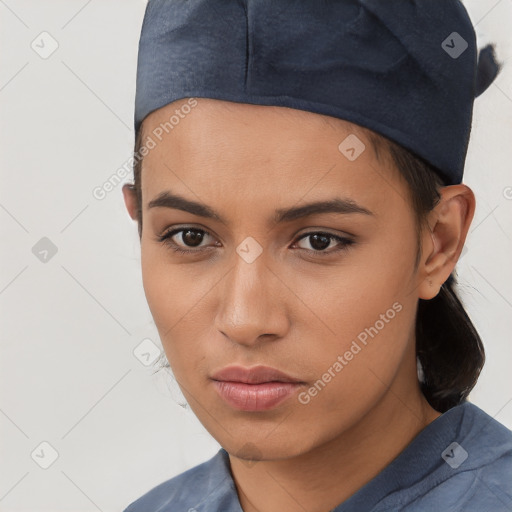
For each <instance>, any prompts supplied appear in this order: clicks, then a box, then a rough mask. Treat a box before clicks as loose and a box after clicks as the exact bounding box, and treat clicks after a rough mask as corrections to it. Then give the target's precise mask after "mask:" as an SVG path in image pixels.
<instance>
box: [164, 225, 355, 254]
mask: <svg viewBox="0 0 512 512" xmlns="http://www.w3.org/2000/svg"><path fill="white" fill-rule="evenodd" d="M307 229H308V230H309V231H305V232H303V233H299V234H297V235H296V237H295V238H294V240H295V241H300V240H302V239H303V238H305V237H307V236H309V235H314V234H318V233H323V234H326V235H329V236H331V237H332V238H337V239H338V240H340V239H341V240H350V241H353V238H354V236H353V235H350V234H338V233H331V232H330V231H328V230H327V229H325V228H307ZM187 230H190V231H201V232H203V233H205V234H206V235H208V236H211V237H215V236H214V235H213V234H212V233H211V232H210V231H208V230H207V229H205V228H199V227H195V226H182V227H176V228H169V229H167V230H165V231H164V232H163V233H162V235H161V236H160V237H159V238H164V237H165V238H169V239H170V238H173V237H174V236H176V235H179V234H180V233H183V232H184V231H187ZM171 233H172V234H171ZM192 250H194V249H192Z"/></svg>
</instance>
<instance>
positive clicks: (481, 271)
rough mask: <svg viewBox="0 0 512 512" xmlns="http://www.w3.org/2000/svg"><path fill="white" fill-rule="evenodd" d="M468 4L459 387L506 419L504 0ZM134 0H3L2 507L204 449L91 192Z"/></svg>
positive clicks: (112, 491) (124, 101) (117, 102)
mask: <svg viewBox="0 0 512 512" xmlns="http://www.w3.org/2000/svg"><path fill="white" fill-rule="evenodd" d="M438 1H440V0H438ZM466 6H467V8H468V11H469V14H470V16H471V19H472V21H473V23H474V24H476V25H477V32H478V33H479V38H481V39H479V40H480V41H485V40H492V41H496V42H497V50H498V56H499V58H500V60H502V61H505V67H504V69H503V71H502V72H501V74H500V76H499V77H498V79H497V80H496V82H495V83H494V84H493V85H491V86H490V88H489V89H488V90H487V91H486V92H485V93H484V95H483V96H481V97H479V98H478V99H477V100H476V102H475V112H474V116H475V117H474V124H473V131H472V135H471V141H470V147H469V152H468V157H467V163H466V172H465V183H467V184H468V185H469V186H470V187H472V188H473V190H474V191H475V194H476V197H477V210H476V215H475V219H474V221H473V225H472V228H471V232H470V235H469V238H468V241H467V249H468V250H467V252H466V253H465V254H464V256H463V258H462V259H461V260H460V262H459V264H458V272H459V280H460V282H461V293H462V297H463V300H464V301H465V304H466V306H467V310H468V312H469V314H470V316H471V318H472V319H473V321H474V323H475V325H476V326H477V329H478V330H479V332H480V334H481V336H482V339H483V340H484V343H485V348H486V352H487V363H486V365H485V368H484V370H483V373H482V375H481V378H480V380H479V382H478V384H477V386H476V388H475V389H474V390H473V392H472V393H471V396H470V400H471V401H472V402H473V403H475V404H477V405H478V406H479V407H481V408H482V409H484V410H485V411H486V412H487V413H488V414H490V415H491V416H493V417H495V418H496V419H497V420H499V421H501V422H502V423H504V424H505V425H506V426H508V427H509V428H512V384H511V382H512V380H511V378H510V375H511V364H512V343H511V335H510V332H511V329H512V286H511V284H512V269H511V265H510V255H511V254H512V194H510V193H509V195H508V199H507V193H506V190H508V191H509V192H510V191H511V189H510V188H508V189H507V187H512V167H511V160H512V39H511V36H510V33H511V29H512V0H499V1H498V0H471V1H467V2H466ZM144 8H145V2H144V1H142V0H101V1H100V0H89V1H87V0H80V1H78V0H45V1H44V2H42V1H41V0H0V23H1V31H0V37H1V43H0V44H1V48H2V50H1V53H0V59H1V60H0V105H1V106H0V109H1V110H0V130H1V132H0V149H1V151H0V166H1V188H0V229H1V232H0V235H1V249H2V251H1V264H0V308H1V322H2V324H1V329H0V343H1V360H0V440H1V441H0V443H1V444H0V450H1V451H0V461H1V472H0V511H2V512H4V511H38V512H39V511H41V512H42V511H52V512H60V511H66V512H67V511H84V512H85V511H96V510H100V511H103V512H107V511H119V510H122V509H123V508H124V507H125V506H127V505H128V504H129V503H130V502H131V501H133V500H134V499H135V498H137V497H139V496H141V495H142V494H143V493H145V492H146V491H148V490H149V489H150V488H152V487H153V486H155V485H157V484H158V483H160V482H162V481H164V480H166V479H168V478H170V477H172V476H174V475H176V474H178V473H180V472H182V471H184V470H185V469H188V468H189V467H192V466H194V465H196V464H198V463H200V462H202V461H204V460H206V459H208V458H210V457H211V456H212V455H213V454H214V453H215V452H216V451H217V450H218V448H219V445H218V444H217V443H216V441H214V440H213V439H212V438H211V437H210V436H209V434H208V433H207V432H206V431H205V429H204V428H203V427H202V425H201V424H199V422H198V420H197V419H196V418H195V416H193V414H192V413H191V412H190V410H186V409H184V408H182V407H180V406H179V404H178V402H179V401H180V399H181V394H180V393H179V391H178V389H177V388H176V386H175V385H172V380H170V379H169V376H166V374H165V372H160V374H157V375H152V373H153V371H154V370H153V369H152V368H151V367H145V366H144V365H143V364H142V363H141V362H140V361H139V360H138V359H137V358H136V357H135V356H134V355H133V350H134V348H135V347H136V346H137V345H139V343H140V342H141V341H142V340H143V339H145V338H150V339H152V340H153V341H154V342H155V343H156V344H157V345H159V339H158V335H157V331H156V328H155V327H154V325H153V323H152V318H151V315H150V312H149V309H148V306H147V303H146V300H145V297H144V293H143V288H142V281H141V271H140V254H139V251H140V248H139V240H138V235H137V228H136V224H135V223H133V222H132V221H131V219H130V218H129V216H128V214H127V213H126V211H125V207H124V203H123V200H122V193H121V185H118V186H117V187H116V188H115V189H114V190H113V191H112V192H110V193H109V194H108V195H107V197H106V198H105V199H103V200H97V199H95V198H94V197H93V195H92V191H93V189H94V188H95V187H97V186H101V185H102V184H103V183H104V182H105V181H106V180H107V179H108V178H109V177H110V176H111V175H112V174H114V173H115V172H116V171H117V170H118V169H119V168H120V167H122V166H123V164H124V163H125V162H126V161H127V159H128V158H129V157H130V156H131V152H132V150H133V131H132V120H133V106H134V98H135V72H136V58H137V45H138V38H139V35H140V27H141V23H142V18H143V14H144ZM454 30H455V28H454ZM43 31H47V32H48V33H49V34H51V37H52V38H53V39H54V40H56V41H57V43H58V45H59V46H58V48H57V50H56V51H55V52H54V53H53V54H52V55H51V56H50V57H49V58H47V59H43V58H41V57H40V56H39V55H38V54H37V53H36V51H34V50H33V49H32V48H31V43H32V41H34V40H36V43H37V41H39V39H37V38H38V36H39V35H40V34H41V32H43ZM49 44H50V40H49V39H48V40H46V44H45V48H47V49H48V48H49V47H50V46H49ZM131 178H132V175H131V173H130V174H129V175H128V176H127V178H126V179H125V180H124V181H131ZM43 237H47V238H48V239H50V240H51V242H52V243H53V244H54V245H55V246H56V248H57V253H56V254H55V255H54V256H53V257H51V258H49V260H48V261H47V262H46V263H43V262H42V261H40V260H39V259H38V258H36V256H35V255H34V254H33V252H32V248H33V247H34V246H35V245H36V243H38V242H39V241H40V239H41V238H43ZM44 441H45V442H47V443H49V444H50V445H51V446H52V447H53V449H55V450H56V452H58V458H57V459H56V461H55V462H54V463H53V464H52V465H51V466H50V467H49V468H48V469H42V468H41V467H40V465H38V464H37V463H36V462H35V460H38V461H39V463H42V462H44V460H43V459H45V458H46V461H47V462H48V461H49V460H50V459H49V458H48V457H50V456H51V448H49V447H47V446H45V445H43V446H42V447H41V446H40V444H41V443H42V442H44ZM34 450H35V452H34ZM41 450H43V451H41ZM33 452H34V453H35V455H34V458H32V456H31V454H32V453H33ZM37 454H39V458H38V457H37ZM43 454H44V455H43Z"/></svg>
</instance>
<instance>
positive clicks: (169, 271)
mask: <svg viewBox="0 0 512 512" xmlns="http://www.w3.org/2000/svg"><path fill="white" fill-rule="evenodd" d="M141 264H142V280H143V287H144V293H145V295H146V300H147V303H148V306H149V309H150V311H151V315H152V317H153V320H154V323H155V325H156V327H157V330H158V333H159V336H160V340H161V342H162V346H163V348H164V350H165V353H166V356H167V359H168V361H169V364H170V365H171V367H173V371H174V370H175V369H176V370H177V371H179V368H181V367H184V368H185V369H190V366H191V365H193V364H197V361H198V360H200V359H201V358H202V352H201V342H204V340H205V336H206V335H205V329H206V328H207V327H208V326H209V325H210V320H211V318H210V317H209V316H208V313H207V312H206V311H205V310H204V307H205V305H206V304H207V301H208V293H209V292H211V290H212V288H213V287H214V286H215V285H216V283H217V281H218V278H217V279H215V276H214V275H213V272H211V271H208V270H207V269H205V270H204V272H202V273H201V276H199V274H198V267H197V266H195V265H194V264H181V265H180V264H175V263H172V261H171V257H170V256H169V254H168V253H167V250H163V249H161V248H158V247H156V246H154V247H151V246H150V244H148V245H147V246H145V247H144V246H143V248H142V251H141ZM174 367H175V368H174ZM176 376H178V375H177V374H176Z"/></svg>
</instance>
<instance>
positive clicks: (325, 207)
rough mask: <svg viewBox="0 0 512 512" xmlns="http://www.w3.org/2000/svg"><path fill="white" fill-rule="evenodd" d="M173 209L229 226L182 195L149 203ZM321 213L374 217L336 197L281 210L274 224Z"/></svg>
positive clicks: (163, 196) (166, 194)
mask: <svg viewBox="0 0 512 512" xmlns="http://www.w3.org/2000/svg"><path fill="white" fill-rule="evenodd" d="M159 207H161V208H173V209H177V210H182V211H184V212H188V213H192V214H193V215H198V216H199V217H205V218H208V219H214V220H217V221H219V222H221V223H223V224H228V223H227V222H226V220H225V219H224V218H223V217H222V215H220V214H219V213H218V212H216V211H215V210H214V209H213V208H211V207H210V206H208V205H206V204H202V203H199V202H196V201H191V200H190V199H186V198H184V197H182V196H180V195H177V194H173V193H171V192H170V191H164V192H161V193H160V194H158V196H156V197H155V198H154V199H152V200H151V201H150V202H149V203H148V209H149V208H159ZM321 213H343V214H348V213H360V214H364V215H374V213H373V212H372V211H371V210H368V209H367V208H365V207H363V206H361V205H359V204H357V203H356V202H355V201H354V200H352V199H348V198H340V197H335V198H332V199H329V200H324V201H315V202H312V203H307V204H304V205H302V206H294V207H291V208H279V209H277V210H276V211H275V212H274V222H275V223H283V222H290V221H292V220H297V219H300V218H303V217H308V216H310V215H315V214H321Z"/></svg>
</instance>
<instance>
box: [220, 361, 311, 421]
mask: <svg viewBox="0 0 512 512" xmlns="http://www.w3.org/2000/svg"><path fill="white" fill-rule="evenodd" d="M211 379H212V381H213V384H214V387H215V389H216V391H217V393H218V394H219V396H220V397H221V398H222V399H223V400H224V401H225V402H226V403H227V404H228V405H229V406H231V407H232V408H234V409H238V410H241V411H252V412H255V411H266V410H269V409H273V408H275V407H277V406H278V405H280V404H281V403H283V402H284V401H286V400H287V399H289V398H290V397H291V396H293V395H294V394H295V393H296V391H297V390H298V389H299V388H300V387H301V386H302V385H303V384H305V383H304V382H302V381H300V380H299V379H296V378H294V377H292V376H290V375H287V374H286V373H284V372H281V371H280V370H277V369H276V368H271V367H269V366H256V367H253V368H244V367H242V366H228V367H226V368H223V369H222V370H220V371H218V372H216V373H214V374H213V376H212V377H211Z"/></svg>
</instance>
